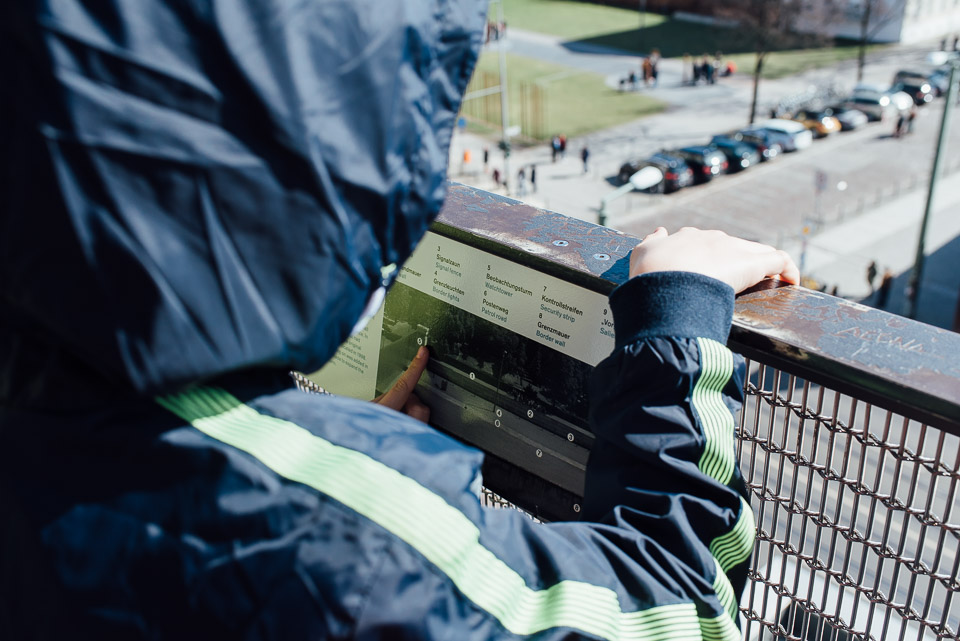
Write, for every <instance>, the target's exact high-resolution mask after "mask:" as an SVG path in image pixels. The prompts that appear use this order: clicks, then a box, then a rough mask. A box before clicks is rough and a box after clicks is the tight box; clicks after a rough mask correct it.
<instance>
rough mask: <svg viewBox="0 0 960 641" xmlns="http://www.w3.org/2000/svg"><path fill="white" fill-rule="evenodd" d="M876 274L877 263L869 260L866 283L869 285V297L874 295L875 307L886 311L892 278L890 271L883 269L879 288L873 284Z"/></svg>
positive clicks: (891, 287)
mask: <svg viewBox="0 0 960 641" xmlns="http://www.w3.org/2000/svg"><path fill="white" fill-rule="evenodd" d="M878 273H879V271H878V268H877V261H875V260H871V261H870V264H869V265H867V283H868V284H869V285H870V295H871V296H872V295H873V294H874V293H876V295H877V298H876V300H875V301H874V304H875V306H876V307H878V308H879V309H886V308H887V303H888V302H889V301H890V290H891V289H893V278H894V276H893V272H892V271H890V270H889V269H884V270H883V276H882V277H881V278H880V286H879V287H876V286H875V285H874V282H875V281H876V279H877V274H878Z"/></svg>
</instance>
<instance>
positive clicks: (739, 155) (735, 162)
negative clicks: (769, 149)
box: [710, 136, 763, 173]
mask: <svg viewBox="0 0 960 641" xmlns="http://www.w3.org/2000/svg"><path fill="white" fill-rule="evenodd" d="M710 146H711V147H713V148H714V149H717V150H719V151H720V152H721V153H723V155H724V156H726V157H727V162H728V163H729V167H728V169H727V171H729V172H730V173H733V172H736V171H743V170H744V169H746V168H747V167H752V166H754V165H756V164H759V163H760V160H761V158H762V157H763V156H762V155H761V152H760V151H759V148H758V147H757V146H756V145H751V144H750V143H748V142H744V141H742V140H734V139H733V138H727V137H725V136H714V137H713V142H711V143H710Z"/></svg>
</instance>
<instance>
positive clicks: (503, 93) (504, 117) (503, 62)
mask: <svg viewBox="0 0 960 641" xmlns="http://www.w3.org/2000/svg"><path fill="white" fill-rule="evenodd" d="M502 25H503V0H500V2H499V3H498V4H497V51H498V53H499V56H500V125H501V127H502V130H501V132H500V146H501V148H502V149H503V185H504V187H505V188H506V191H507V195H508V196H509V195H510V180H511V179H512V177H511V176H510V134H509V133H508V132H507V129H508V128H509V127H510V115H509V114H508V113H507V109H508V108H507V105H508V102H507V52H506V50H505V49H504V48H503V34H502V33H501V32H500V27H501V26H502Z"/></svg>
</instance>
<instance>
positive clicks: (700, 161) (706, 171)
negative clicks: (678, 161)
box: [670, 145, 730, 184]
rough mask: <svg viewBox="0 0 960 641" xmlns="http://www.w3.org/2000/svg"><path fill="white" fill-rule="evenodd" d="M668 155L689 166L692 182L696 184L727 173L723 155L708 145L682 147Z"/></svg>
mask: <svg viewBox="0 0 960 641" xmlns="http://www.w3.org/2000/svg"><path fill="white" fill-rule="evenodd" d="M670 154H671V155H675V156H680V157H681V158H683V159H684V160H685V161H686V163H687V164H688V165H690V168H691V169H692V170H693V182H695V183H698V184H699V183H705V182H708V181H710V180H713V177H714V176H719V175H720V174H725V173H727V169H728V168H729V166H730V163H729V161H728V160H727V157H726V156H725V155H724V153H723V152H722V151H720V150H719V149H717V148H715V147H711V146H709V145H695V146H692V147H684V148H682V149H676V150H674V151H671V152H670Z"/></svg>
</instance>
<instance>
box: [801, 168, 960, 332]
mask: <svg viewBox="0 0 960 641" xmlns="http://www.w3.org/2000/svg"><path fill="white" fill-rule="evenodd" d="M926 197H927V190H926V189H919V190H917V191H914V192H912V193H909V194H907V195H905V196H903V197H901V198H898V199H896V200H893V201H890V202H888V203H885V204H884V205H881V206H880V207H877V208H876V209H875V210H873V211H871V212H870V213H867V214H863V215H861V216H859V217H857V218H855V219H853V220H850V221H847V222H844V223H841V224H839V225H836V226H833V227H831V228H830V229H828V230H826V231H824V232H822V233H820V234H816V235H814V236H812V237H811V238H810V239H809V241H808V243H807V251H806V254H805V256H804V254H803V251H802V245H801V243H800V242H799V241H794V242H790V243H786V244H785V245H784V247H783V249H785V250H786V251H788V252H789V253H790V255H791V256H793V257H794V259H795V260H796V261H797V263H798V264H799V263H800V261H801V259H802V258H803V259H804V263H805V269H804V275H805V276H809V277H811V278H813V279H815V280H816V281H818V282H820V283H822V284H824V285H826V287H827V289H828V290H829V289H830V288H831V287H833V286H834V285H836V287H837V290H838V291H837V293H838V295H839V296H843V297H844V298H848V299H850V300H856V301H861V302H863V303H864V304H869V305H872V304H874V302H875V301H876V295H875V294H873V295H871V292H870V288H869V286H868V285H867V276H866V274H867V265H869V264H870V261H871V260H875V261H877V266H878V271H879V272H880V274H882V273H883V270H884V269H890V270H891V271H892V272H893V273H894V274H895V275H896V279H895V280H894V285H893V288H892V290H891V294H890V300H889V303H888V304H887V307H886V309H887V311H890V312H893V313H896V314H902V313H904V312H905V305H906V296H905V292H906V288H907V285H908V283H909V280H910V273H911V270H912V269H913V264H914V260H915V258H916V250H917V241H918V239H919V235H920V224H921V221H922V218H923V209H924V204H925V203H926ZM958 208H960V174H953V175H950V176H947V177H945V178H942V179H941V180H940V181H939V183H938V184H937V195H936V198H935V200H934V207H933V209H932V213H931V216H930V222H929V227H928V229H927V235H926V242H925V246H924V254H925V255H926V256H927V259H926V264H925V269H924V278H923V282H922V284H921V288H920V298H919V301H918V306H917V320H920V321H923V322H925V323H929V324H931V325H936V326H938V327H942V328H945V329H950V328H951V327H952V324H953V317H954V313H955V311H956V308H957V295H958V289H960V269H958V267H960V239H958V236H960V216H957V215H956V212H957V210H958ZM879 281H880V277H879V275H878V277H877V279H876V281H874V284H875V285H879Z"/></svg>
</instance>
